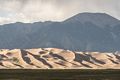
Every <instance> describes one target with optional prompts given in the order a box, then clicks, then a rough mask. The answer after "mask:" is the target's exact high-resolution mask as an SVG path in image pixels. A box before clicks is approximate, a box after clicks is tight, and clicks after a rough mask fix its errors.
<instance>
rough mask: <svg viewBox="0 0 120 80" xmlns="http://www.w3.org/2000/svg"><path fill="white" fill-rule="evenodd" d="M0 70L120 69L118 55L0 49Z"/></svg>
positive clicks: (43, 49)
mask: <svg viewBox="0 0 120 80" xmlns="http://www.w3.org/2000/svg"><path fill="white" fill-rule="evenodd" d="M0 69H120V55H119V54H116V53H100V52H73V51H69V50H63V49H57V48H38V49H23V50H21V49H13V50H9V49H1V50H0Z"/></svg>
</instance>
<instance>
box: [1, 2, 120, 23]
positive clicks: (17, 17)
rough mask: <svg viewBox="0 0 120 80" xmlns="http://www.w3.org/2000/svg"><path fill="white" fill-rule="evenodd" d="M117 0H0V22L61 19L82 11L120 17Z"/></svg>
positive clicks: (119, 3) (119, 7)
mask: <svg viewBox="0 0 120 80" xmlns="http://www.w3.org/2000/svg"><path fill="white" fill-rule="evenodd" d="M119 10H120V1H119V0H0V24H6V23H11V22H25V23H29V22H36V21H48V20H52V21H63V20H65V19H67V18H69V17H71V16H73V15H75V14H78V13H82V12H101V13H108V14H110V15H112V16H114V17H116V18H118V19H120V12H119Z"/></svg>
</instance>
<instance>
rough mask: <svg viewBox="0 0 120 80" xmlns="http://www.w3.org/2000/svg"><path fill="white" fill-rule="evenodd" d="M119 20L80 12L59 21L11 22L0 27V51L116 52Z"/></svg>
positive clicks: (119, 35) (119, 34)
mask: <svg viewBox="0 0 120 80" xmlns="http://www.w3.org/2000/svg"><path fill="white" fill-rule="evenodd" d="M119 41H120V20H118V19H116V18H114V17H112V16H110V15H108V14H106V13H79V14H77V15H75V16H73V17H71V18H68V19H67V20H64V21H62V22H52V21H46V22H35V23H21V22H16V23H11V24H5V25H1V26H0V48H1V49H6V48H7V49H14V48H20V49H29V48H61V49H69V50H73V51H107V52H111V51H119V50H120V44H119Z"/></svg>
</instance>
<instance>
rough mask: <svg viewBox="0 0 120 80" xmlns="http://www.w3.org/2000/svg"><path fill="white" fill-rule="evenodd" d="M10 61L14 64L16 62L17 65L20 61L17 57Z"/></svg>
mask: <svg viewBox="0 0 120 80" xmlns="http://www.w3.org/2000/svg"><path fill="white" fill-rule="evenodd" d="M9 60H10V61H12V62H15V63H19V60H18V59H17V58H16V57H13V58H11V59H9Z"/></svg>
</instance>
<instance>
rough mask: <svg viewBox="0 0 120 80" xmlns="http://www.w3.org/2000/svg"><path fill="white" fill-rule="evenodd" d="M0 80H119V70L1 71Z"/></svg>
mask: <svg viewBox="0 0 120 80" xmlns="http://www.w3.org/2000/svg"><path fill="white" fill-rule="evenodd" d="M0 80H120V70H119V69H106V70H105V69H101V70H100V69H98V70H95V69H94V70H93V69H1V70H0Z"/></svg>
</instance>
